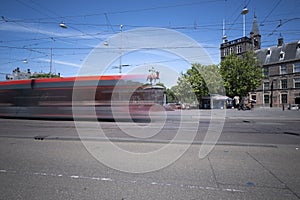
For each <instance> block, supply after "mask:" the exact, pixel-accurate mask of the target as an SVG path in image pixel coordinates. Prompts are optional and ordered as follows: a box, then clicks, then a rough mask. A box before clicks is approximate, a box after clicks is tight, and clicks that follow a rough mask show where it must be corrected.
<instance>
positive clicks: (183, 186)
mask: <svg viewBox="0 0 300 200" xmlns="http://www.w3.org/2000/svg"><path fill="white" fill-rule="evenodd" d="M0 173H7V174H21V175H22V174H23V175H35V176H51V177H65V178H72V179H78V180H80V179H89V180H94V181H103V182H104V181H105V182H107V181H109V182H126V183H132V184H141V183H142V184H148V185H153V186H155V185H160V186H176V187H181V188H189V189H196V190H197V189H198V190H199V189H200V190H215V191H223V192H244V191H243V190H238V189H232V188H217V187H203V186H199V185H187V184H180V185H178V184H171V183H160V182H154V181H152V182H148V183H147V182H144V181H143V182H141V181H136V180H128V181H124V180H114V179H112V178H109V177H86V176H79V175H71V176H68V175H63V174H54V173H44V172H25V173H24V172H23V173H22V172H17V171H13V170H11V171H10V170H5V169H0Z"/></svg>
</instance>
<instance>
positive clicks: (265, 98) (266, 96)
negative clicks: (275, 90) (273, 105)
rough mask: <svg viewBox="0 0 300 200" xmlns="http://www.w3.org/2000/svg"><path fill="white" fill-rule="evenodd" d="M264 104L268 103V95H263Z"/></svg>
mask: <svg viewBox="0 0 300 200" xmlns="http://www.w3.org/2000/svg"><path fill="white" fill-rule="evenodd" d="M264 103H265V104H268V103H270V95H268V94H265V95H264Z"/></svg>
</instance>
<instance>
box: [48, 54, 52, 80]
mask: <svg viewBox="0 0 300 200" xmlns="http://www.w3.org/2000/svg"><path fill="white" fill-rule="evenodd" d="M51 74H52V48H50V74H49V77H50V78H51V76H52V75H51Z"/></svg>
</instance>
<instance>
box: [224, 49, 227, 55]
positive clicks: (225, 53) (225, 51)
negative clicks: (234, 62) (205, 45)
mask: <svg viewBox="0 0 300 200" xmlns="http://www.w3.org/2000/svg"><path fill="white" fill-rule="evenodd" d="M224 56H228V48H226V49H224Z"/></svg>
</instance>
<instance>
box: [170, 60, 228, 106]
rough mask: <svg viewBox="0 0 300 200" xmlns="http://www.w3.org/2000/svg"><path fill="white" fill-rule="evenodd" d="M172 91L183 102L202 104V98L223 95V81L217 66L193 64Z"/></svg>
mask: <svg viewBox="0 0 300 200" xmlns="http://www.w3.org/2000/svg"><path fill="white" fill-rule="evenodd" d="M171 90H172V91H173V92H174V94H175V96H176V97H177V98H178V99H179V100H180V101H182V102H185V103H193V102H194V101H198V102H201V99H202V97H204V96H207V95H208V94H209V93H210V94H216V93H218V94H223V93H224V89H223V81H222V78H221V76H220V75H219V67H218V66H217V65H208V66H205V65H201V64H197V63H196V64H192V66H191V68H190V69H188V70H187V72H186V73H182V74H181V76H180V77H179V78H178V81H177V85H176V86H174V87H172V88H171Z"/></svg>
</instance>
